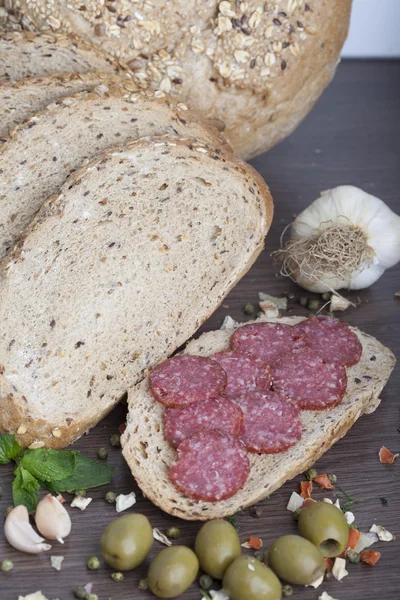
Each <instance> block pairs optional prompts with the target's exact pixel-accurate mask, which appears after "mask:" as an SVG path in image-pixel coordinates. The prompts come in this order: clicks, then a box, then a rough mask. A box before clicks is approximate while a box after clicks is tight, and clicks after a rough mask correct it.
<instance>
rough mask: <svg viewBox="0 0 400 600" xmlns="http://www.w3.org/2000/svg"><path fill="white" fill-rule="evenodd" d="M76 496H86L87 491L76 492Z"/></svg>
mask: <svg viewBox="0 0 400 600" xmlns="http://www.w3.org/2000/svg"><path fill="white" fill-rule="evenodd" d="M74 493H75V496H82V497H84V496H86V490H75V492H74Z"/></svg>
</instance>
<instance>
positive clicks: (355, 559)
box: [346, 550, 360, 563]
mask: <svg viewBox="0 0 400 600" xmlns="http://www.w3.org/2000/svg"><path fill="white" fill-rule="evenodd" d="M346 558H347V560H349V561H350V562H351V563H359V562H360V555H359V554H358V552H355V551H354V550H347V553H346Z"/></svg>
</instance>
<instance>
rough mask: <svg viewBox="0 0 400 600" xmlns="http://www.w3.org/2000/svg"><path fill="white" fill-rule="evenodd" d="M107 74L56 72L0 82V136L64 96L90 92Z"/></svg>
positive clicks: (107, 76)
mask: <svg viewBox="0 0 400 600" xmlns="http://www.w3.org/2000/svg"><path fill="white" fill-rule="evenodd" d="M110 77H112V76H111V75H110V73H105V72H102V71H94V72H92V73H55V74H54V75H47V76H45V77H27V78H26V79H22V80H20V81H15V82H12V81H9V80H1V81H0V106H1V123H0V137H6V136H7V135H8V134H9V133H10V132H11V131H12V129H14V127H16V126H17V125H20V124H21V123H23V122H24V121H26V120H28V119H29V118H31V117H33V116H34V115H35V114H36V113H37V112H39V111H42V110H44V109H45V108H46V106H47V105H48V104H51V103H53V102H56V100H59V99H60V98H62V97H64V96H71V95H73V94H76V93H78V92H83V91H90V90H93V88H95V87H96V86H98V85H100V84H101V83H103V82H105V81H106V80H109V79H110Z"/></svg>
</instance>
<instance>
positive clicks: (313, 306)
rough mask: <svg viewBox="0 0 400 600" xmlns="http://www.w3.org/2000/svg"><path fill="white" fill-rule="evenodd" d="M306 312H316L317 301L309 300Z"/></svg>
mask: <svg viewBox="0 0 400 600" xmlns="http://www.w3.org/2000/svg"><path fill="white" fill-rule="evenodd" d="M307 308H308V310H313V311H314V310H318V308H319V300H312V299H311V300H309V301H308V303H307Z"/></svg>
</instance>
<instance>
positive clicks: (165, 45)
mask: <svg viewBox="0 0 400 600" xmlns="http://www.w3.org/2000/svg"><path fill="white" fill-rule="evenodd" d="M11 4H13V5H14V6H13V9H12V10H13V13H14V14H13V19H14V20H15V15H16V14H17V15H18V17H19V18H20V20H21V22H22V23H23V26H24V27H25V28H29V29H33V30H34V29H53V30H54V31H57V32H60V31H63V32H73V33H76V34H79V35H82V36H84V37H85V38H87V39H89V40H91V41H92V42H93V43H94V44H96V45H97V46H100V47H101V48H102V49H103V50H105V51H106V52H108V53H110V54H112V55H114V56H115V57H118V58H119V59H122V60H123V61H125V62H128V64H129V66H130V67H131V69H132V70H134V71H135V74H136V77H137V80H138V81H139V82H140V83H141V84H142V85H143V86H151V87H153V88H160V89H162V90H163V91H164V92H170V93H171V94H172V95H173V96H175V97H177V98H179V99H180V100H182V101H184V102H186V103H188V104H190V105H191V107H192V108H196V109H198V110H201V111H202V112H203V113H204V114H205V115H206V116H207V117H208V118H209V119H211V120H213V121H214V123H215V124H216V125H217V126H218V127H219V128H220V129H221V130H223V131H224V132H225V135H226V137H227V138H228V140H229V142H230V143H231V145H232V146H233V148H234V150H235V151H236V152H237V153H238V154H239V155H241V156H244V157H246V158H250V157H252V156H255V155H257V154H259V153H261V152H263V151H264V150H267V149H268V148H271V147H272V146H273V145H274V144H276V143H277V142H279V141H280V140H282V139H283V138H284V137H286V136H287V135H289V134H290V133H291V132H292V131H293V130H294V129H295V127H296V126H297V125H298V124H299V122H300V121H301V120H302V119H303V118H304V117H305V115H306V114H307V113H308V112H309V110H310V109H311V108H312V106H313V105H314V103H315V102H316V100H317V99H318V97H319V96H320V94H321V93H322V91H323V90H324V88H325V87H326V85H327V84H328V83H329V82H330V80H331V79H332V77H333V75H334V72H335V68H336V65H337V63H338V60H339V54H340V50H341V48H342V45H343V42H344V40H345V38H346V35H347V30H348V24H349V17H350V8H351V0H271V1H268V2H266V1H265V0H262V1H261V0H245V1H241V0H230V1H229V0H223V1H222V2H218V1H217V0H192V1H191V2H187V0H168V1H167V0H152V1H151V2H150V1H149V0H114V1H111V0H105V2H104V3H100V2H98V0H87V1H86V2H82V0H68V1H67V0H29V1H28V0H11ZM14 26H15V25H14Z"/></svg>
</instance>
